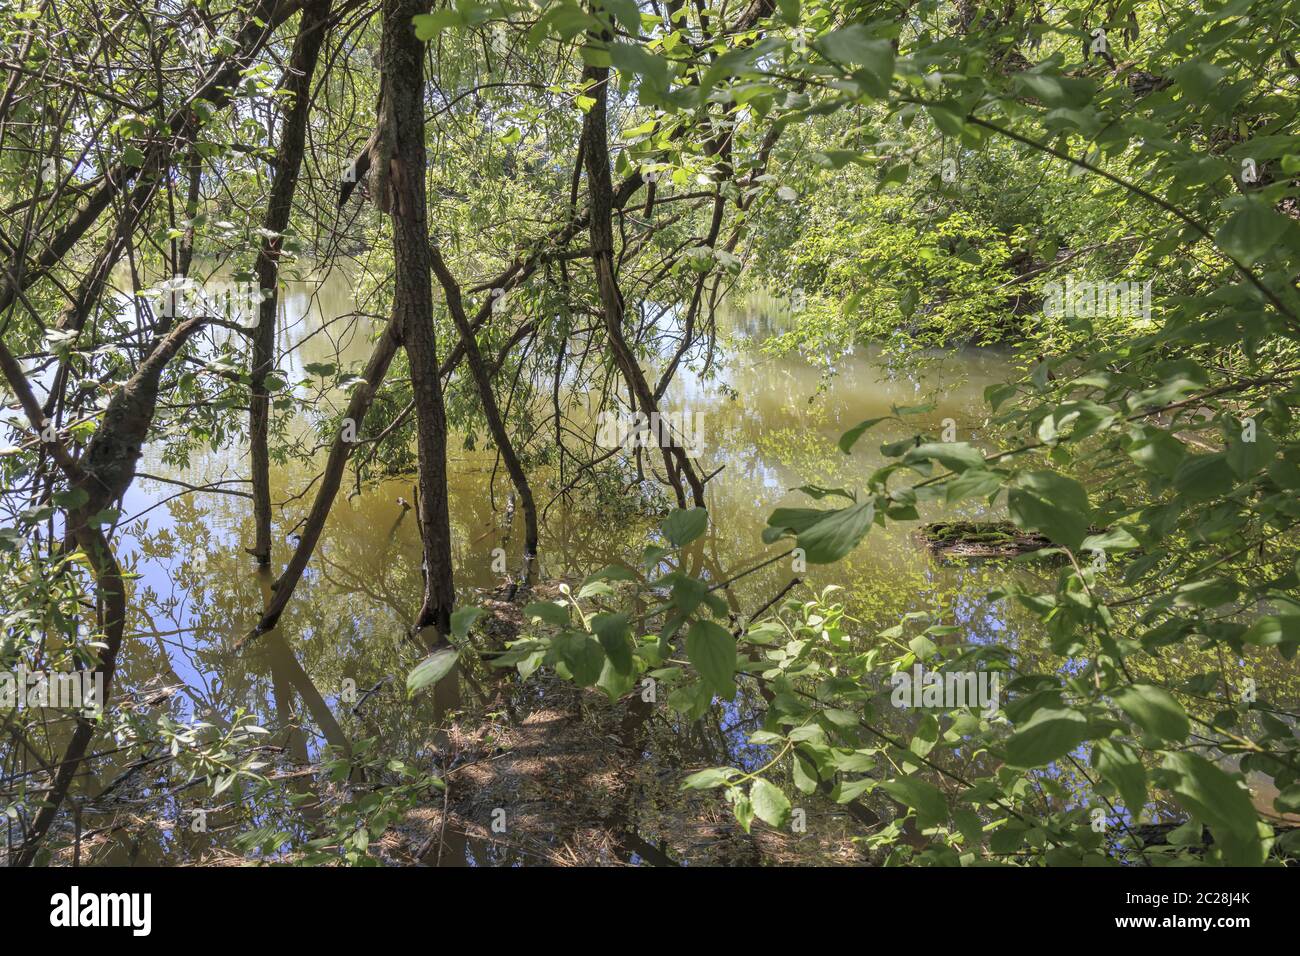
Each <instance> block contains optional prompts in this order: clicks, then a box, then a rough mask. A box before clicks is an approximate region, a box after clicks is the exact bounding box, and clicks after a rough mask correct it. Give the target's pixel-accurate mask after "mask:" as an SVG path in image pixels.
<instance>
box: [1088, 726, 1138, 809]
mask: <svg viewBox="0 0 1300 956" xmlns="http://www.w3.org/2000/svg"><path fill="white" fill-rule="evenodd" d="M1092 765H1093V766H1094V767H1096V768H1097V772H1098V773H1099V774H1101V776H1102V779H1103V780H1105V781H1107V782H1108V783H1110V784H1111V785H1112V786H1114V788H1115V789H1116V790H1118V791H1119V795H1120V796H1121V797H1123V798H1124V805H1125V806H1127V807H1128V809H1129V812H1130V813H1132V815H1133V817H1134V819H1136V818H1137V816H1138V814H1139V813H1141V811H1142V808H1143V807H1144V806H1146V802H1147V774H1146V770H1145V769H1144V768H1143V766H1142V759H1141V758H1140V757H1139V756H1138V752H1137V751H1136V750H1134V749H1133V748H1132V747H1130V746H1129V745H1128V744H1126V743H1124V742H1123V741H1121V740H1099V741H1097V743H1096V744H1095V745H1094V746H1093V748H1092Z"/></svg>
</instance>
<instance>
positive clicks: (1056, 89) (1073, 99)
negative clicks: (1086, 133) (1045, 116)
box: [1015, 73, 1097, 109]
mask: <svg viewBox="0 0 1300 956" xmlns="http://www.w3.org/2000/svg"><path fill="white" fill-rule="evenodd" d="M1015 82H1016V85H1017V86H1019V87H1020V88H1021V90H1022V91H1023V92H1024V93H1025V94H1026V95H1028V96H1032V97H1034V98H1035V99H1038V100H1041V101H1042V102H1043V104H1044V105H1046V106H1063V107H1067V108H1071V109H1078V108H1079V107H1081V106H1087V105H1088V104H1089V103H1090V102H1091V101H1092V97H1093V94H1094V93H1096V91H1097V84H1096V83H1094V82H1093V81H1092V80H1090V79H1087V78H1085V77H1070V76H1050V75H1048V74H1045V73H1021V74H1019V75H1017V76H1016V80H1015Z"/></svg>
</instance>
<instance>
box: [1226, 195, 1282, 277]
mask: <svg viewBox="0 0 1300 956" xmlns="http://www.w3.org/2000/svg"><path fill="white" fill-rule="evenodd" d="M1286 230H1287V221H1286V219H1284V218H1283V217H1282V216H1280V215H1278V214H1277V213H1276V212H1274V211H1273V209H1272V208H1271V207H1270V206H1269V205H1268V203H1266V202H1264V201H1263V200H1260V199H1256V198H1254V197H1253V196H1251V197H1246V198H1245V199H1243V200H1241V202H1240V205H1239V206H1238V207H1237V211H1236V212H1234V213H1233V214H1232V215H1231V216H1229V217H1228V221H1227V222H1225V223H1224V224H1223V226H1222V227H1220V229H1219V231H1218V234H1217V235H1216V236H1215V237H1214V241H1215V242H1216V243H1218V246H1219V248H1220V249H1222V250H1223V251H1224V252H1226V253H1227V254H1228V255H1230V256H1232V257H1234V258H1235V259H1237V260H1238V261H1239V262H1241V263H1242V265H1247V266H1248V265H1251V264H1252V263H1254V262H1255V261H1256V260H1258V259H1262V258H1263V257H1264V256H1266V255H1268V253H1269V251H1270V250H1272V249H1273V247H1274V246H1276V245H1277V243H1278V240H1280V239H1281V238H1282V235H1283V234H1284V233H1285V232H1286Z"/></svg>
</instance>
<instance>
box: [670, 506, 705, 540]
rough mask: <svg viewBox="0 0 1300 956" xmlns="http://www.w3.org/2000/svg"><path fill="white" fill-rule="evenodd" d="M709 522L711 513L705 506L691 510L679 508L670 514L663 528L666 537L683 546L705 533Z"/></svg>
mask: <svg viewBox="0 0 1300 956" xmlns="http://www.w3.org/2000/svg"><path fill="white" fill-rule="evenodd" d="M708 524H709V513H708V511H706V510H705V509H704V508H691V509H690V510H685V509H682V508H678V509H677V510H676V511H674V512H673V513H672V514H670V515H669V516H668V518H667V520H665V521H664V523H663V525H662V528H663V533H664V537H665V538H667V539H668V540H669V541H671V542H672V543H673V545H674V546H676V547H678V548H681V547H685V546H686V545H688V544H690V543H691V542H692V541H694V540H695V539H696V538H698V537H699V536H700V535H702V534H704V529H705V528H706V527H708Z"/></svg>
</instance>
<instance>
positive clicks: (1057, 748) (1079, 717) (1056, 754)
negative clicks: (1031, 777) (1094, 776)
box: [1007, 708, 1088, 768]
mask: <svg viewBox="0 0 1300 956" xmlns="http://www.w3.org/2000/svg"><path fill="white" fill-rule="evenodd" d="M1087 739H1088V721H1087V718H1085V717H1084V716H1083V714H1081V713H1079V711H1077V710H1073V709H1070V708H1042V709H1040V710H1036V711H1034V715H1033V716H1032V717H1030V718H1029V720H1028V721H1026V722H1025V723H1024V725H1022V726H1021V727H1020V728H1019V729H1018V730H1017V731H1016V732H1015V733H1014V734H1013V735H1012V736H1011V739H1010V740H1008V741H1007V763H1008V765H1010V766H1012V767H1025V768H1028V767H1042V766H1044V765H1046V764H1049V763H1051V762H1052V761H1053V760H1056V759H1058V758H1060V757H1064V756H1065V755H1066V754H1068V753H1069V752H1070V751H1071V750H1073V749H1074V748H1075V747H1077V746H1079V744H1081V743H1083V742H1084V741H1085V740H1087Z"/></svg>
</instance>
